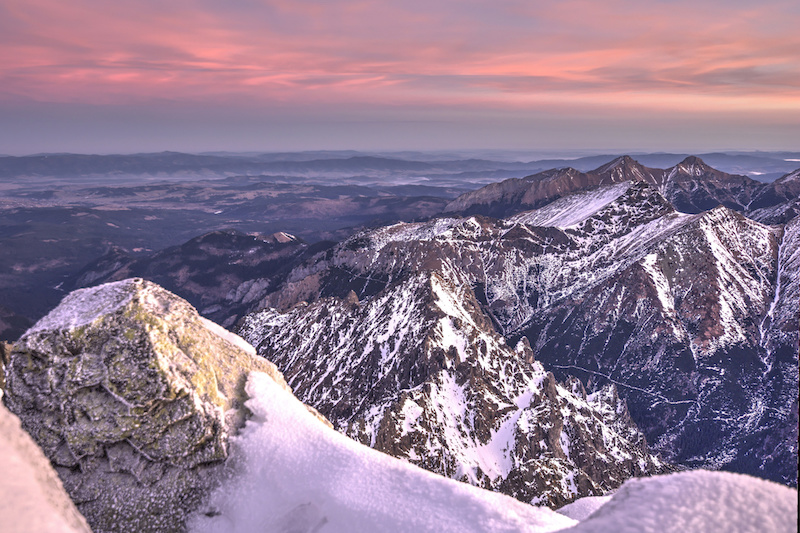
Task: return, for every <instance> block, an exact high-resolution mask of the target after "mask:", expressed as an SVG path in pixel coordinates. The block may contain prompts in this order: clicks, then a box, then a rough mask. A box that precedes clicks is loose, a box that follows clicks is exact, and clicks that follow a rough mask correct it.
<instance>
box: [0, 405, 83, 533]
mask: <svg viewBox="0 0 800 533" xmlns="http://www.w3.org/2000/svg"><path fill="white" fill-rule="evenodd" d="M0 472H2V475H0V529H1V530H2V531H4V532H5V533H31V532H34V531H35V532H37V533H91V530H90V529H89V526H88V525H87V524H86V520H84V518H83V516H81V514H80V513H79V512H78V510H77V509H76V508H75V505H74V504H73V503H72V501H71V500H70V499H69V496H68V495H67V493H66V492H65V491H64V487H63V485H62V484H61V480H60V479H59V478H58V475H57V474H56V473H55V471H54V470H53V467H52V466H50V461H48V460H47V458H46V457H45V456H44V454H43V453H42V450H40V449H39V447H38V446H37V445H36V443H35V442H33V440H32V439H31V437H30V436H29V435H28V434H27V433H25V431H23V430H22V427H21V426H20V422H19V418H17V417H16V416H14V415H13V414H11V413H10V412H9V411H8V409H6V408H5V406H3V405H2V404H0Z"/></svg>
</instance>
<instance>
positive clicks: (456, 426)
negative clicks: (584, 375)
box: [240, 271, 666, 506]
mask: <svg viewBox="0 0 800 533" xmlns="http://www.w3.org/2000/svg"><path fill="white" fill-rule="evenodd" d="M454 276H456V277H452V278H448V279H445V278H444V277H443V276H441V275H440V274H438V273H437V272H431V271H423V272H420V273H416V274H412V275H409V276H407V277H405V278H401V279H398V280H395V281H393V282H392V283H390V284H389V285H388V286H387V287H386V288H385V289H384V290H382V291H380V292H379V293H378V294H376V295H375V296H374V297H372V298H370V299H367V300H365V301H364V302H359V301H358V299H357V298H356V297H355V295H354V294H353V293H352V292H351V293H349V295H347V296H346V297H345V298H343V299H339V298H335V297H332V298H326V299H322V300H318V301H316V302H314V303H311V304H309V305H299V306H296V307H294V308H293V309H291V310H288V311H287V312H285V313H281V312H278V311H275V310H265V311H262V312H260V313H257V314H254V315H251V316H249V317H247V318H246V319H245V321H244V323H243V326H242V329H241V331H240V333H241V334H242V336H243V337H245V338H246V339H248V340H249V341H250V342H252V343H254V344H257V345H258V352H259V353H260V354H261V355H263V356H265V357H267V358H268V359H270V360H272V361H274V362H275V363H276V364H277V365H278V367H279V368H280V369H281V370H282V372H283V373H284V375H286V377H287V380H288V381H289V383H290V385H292V387H293V388H294V390H295V393H296V394H297V395H298V397H299V398H300V399H301V400H302V401H304V402H306V403H308V404H309V405H313V406H314V407H316V408H317V409H319V410H320V411H321V412H322V413H323V414H324V415H325V416H327V417H328V418H329V419H331V420H332V421H333V423H334V425H335V427H336V428H337V429H339V430H340V431H342V432H344V433H346V434H347V435H349V436H351V437H353V438H354V439H356V440H358V441H360V442H362V443H363V444H366V445H368V446H371V447H373V448H375V449H378V450H380V451H383V452H386V453H388V454H390V455H393V456H395V457H401V458H404V459H407V460H408V461H410V462H412V463H414V464H416V465H418V466H421V467H423V468H425V469H428V470H430V471H433V472H436V473H440V474H442V475H445V476H448V477H452V478H454V479H458V480H461V481H465V482H468V483H471V484H473V485H477V486H479V487H483V488H487V489H492V490H495V491H499V492H503V493H505V494H508V495H511V496H514V497H515V498H517V499H519V500H522V501H525V502H533V503H536V504H541V505H550V506H558V505H563V504H564V503H566V502H569V501H572V500H574V499H575V498H576V497H581V496H588V495H597V494H603V493H605V492H607V491H609V490H611V489H614V488H616V487H618V486H619V485H620V484H621V483H622V482H623V481H624V480H625V479H627V478H629V477H632V476H641V475H649V474H654V473H659V472H662V471H664V470H665V468H666V467H665V465H664V464H663V463H662V462H661V461H660V460H659V459H658V458H656V457H654V456H653V455H651V454H650V453H649V451H648V449H647V444H646V443H645V439H644V437H643V435H642V434H641V433H640V432H639V431H638V429H637V428H636V426H635V424H634V423H633V422H632V421H631V419H630V418H629V416H628V414H627V409H626V407H625V404H624V402H623V401H621V400H620V399H619V398H618V397H617V394H616V390H615V388H614V387H613V386H610V387H607V388H605V389H603V390H602V391H601V392H599V393H597V394H594V395H591V396H588V397H587V395H586V393H585V391H584V390H583V386H582V385H581V384H580V383H579V382H577V380H573V381H571V382H570V383H569V384H567V385H562V384H559V383H557V382H556V380H555V378H554V377H553V375H552V374H550V373H547V372H545V370H544V368H543V367H542V365H541V364H540V363H538V362H536V361H534V360H533V353H532V351H531V350H530V348H529V347H528V346H527V344H526V343H525V342H522V343H520V344H519V345H518V346H517V347H516V348H512V347H511V346H508V345H507V344H506V342H505V339H503V337H501V336H500V335H498V334H497V333H496V331H495V329H494V326H493V325H492V322H491V319H490V318H489V317H488V316H487V315H486V314H485V313H484V312H483V311H482V310H481V306H480V303H479V302H478V300H477V299H476V298H475V295H474V293H473V292H472V290H471V289H470V288H469V285H467V284H464V283H460V282H459V279H461V278H460V277H458V276H457V275H456V274H454Z"/></svg>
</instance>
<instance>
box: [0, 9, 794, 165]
mask: <svg viewBox="0 0 800 533" xmlns="http://www.w3.org/2000/svg"><path fill="white" fill-rule="evenodd" d="M798 27H800V2H797V0H760V1H759V2H755V1H753V0H747V1H743V0H603V1H596V0H538V1H534V0H491V1H490V0H480V1H479V0H404V1H402V2H401V1H378V0H328V1H310V0H226V1H221V0H170V1H169V2H164V1H163V0H158V1H156V0H130V1H125V2H109V1H108V0H70V1H69V2H65V1H63V0H58V1H57V0H0V154H11V155H22V154H30V153H39V152H80V153H133V152H141V151H162V150H180V151H189V152H200V151H212V150H229V151H254V150H255V151H284V150H317V149H327V150H337V149H356V150H408V149H413V150H452V149H514V150H520V149H524V150H616V151H627V152H635V151H676V150H679V151H687V152H694V153H700V152H706V151H710V150H797V149H800V31H797V28H798Z"/></svg>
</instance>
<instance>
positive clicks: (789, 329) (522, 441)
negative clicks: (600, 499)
mask: <svg viewBox="0 0 800 533" xmlns="http://www.w3.org/2000/svg"><path fill="white" fill-rule="evenodd" d="M689 163H691V164H692V165H689ZM634 164H635V162H632V161H631V160H629V159H626V158H622V159H621V160H619V161H617V162H615V163H614V164H610V165H609V166H608V167H609V168H608V169H606V170H607V171H608V172H607V174H608V175H611V176H615V175H617V174H619V175H620V176H622V177H626V176H628V177H631V176H632V177H637V176H638V178H637V179H635V180H632V181H631V180H628V181H625V180H623V179H620V180H618V181H619V182H618V183H617V182H612V183H611V184H609V185H600V186H592V184H591V183H590V184H588V186H589V188H588V189H586V190H581V191H579V192H576V193H573V194H566V193H564V191H560V192H558V194H557V196H558V195H562V193H563V194H565V195H563V196H562V197H561V198H559V199H558V200H556V201H553V202H551V203H549V204H547V205H544V206H542V207H541V208H539V209H536V210H533V211H530V210H529V211H525V210H524V209H519V207H520V205H522V204H521V203H520V202H519V201H518V200H519V198H517V196H513V195H512V197H511V198H512V200H513V201H512V204H514V205H512V206H511V208H509V209H511V211H512V212H515V213H516V214H515V215H513V216H509V217H508V218H505V219H494V218H488V217H483V216H480V215H474V216H468V217H461V216H453V217H450V218H438V219H435V220H432V221H430V222H423V223H412V224H406V223H401V224H395V225H391V226H387V227H383V228H379V229H375V230H369V231H364V232H362V233H359V234H357V235H355V236H353V237H352V238H350V239H348V240H346V241H344V242H342V243H341V244H339V245H337V246H336V247H334V248H332V249H330V250H327V251H325V252H323V253H320V254H317V255H316V256H314V257H313V258H312V259H311V260H309V261H306V262H304V263H303V264H302V265H300V266H298V267H296V268H295V269H294V271H293V272H291V273H290V274H289V275H288V276H287V277H286V279H285V280H284V281H283V282H282V284H281V286H280V288H279V290H277V291H275V292H271V293H268V294H265V295H264V297H263V298H262V301H261V305H262V307H264V308H265V310H264V311H261V312H260V313H257V314H254V315H252V316H250V317H249V318H248V319H246V321H245V322H244V324H243V326H242V328H241V333H242V335H243V336H244V337H245V338H247V339H248V340H249V342H251V343H252V344H253V345H254V346H256V347H257V349H258V350H259V353H261V354H263V355H265V356H267V357H268V358H270V360H273V361H275V362H276V364H277V365H278V367H279V368H281V369H282V370H283V371H284V372H285V373H286V375H287V379H288V381H289V382H290V384H291V385H292V387H293V388H295V390H296V391H297V393H298V395H299V396H300V397H301V398H302V399H303V400H304V401H306V402H308V403H309V404H311V405H314V406H316V407H318V408H319V409H320V410H321V412H323V414H325V415H326V416H329V417H330V418H331V420H332V421H333V423H334V424H335V425H336V426H337V427H338V428H339V429H340V430H342V431H345V432H346V433H348V434H349V435H351V436H353V437H354V438H357V439H359V440H361V441H362V442H365V443H369V444H370V445H372V446H375V447H377V448H379V449H383V450H385V451H387V452H389V453H395V454H397V455H399V456H401V457H405V458H407V459H408V460H410V461H412V462H415V463H417V464H420V465H423V466H425V467H426V468H431V469H433V470H434V471H437V472H441V473H444V474H446V475H449V476H453V477H455V478H457V479H464V480H467V481H471V482H473V483H477V484H480V485H482V486H490V487H492V488H494V489H496V490H503V491H506V492H508V493H509V494H515V495H517V496H518V497H521V498H523V499H526V498H529V497H530V498H531V499H534V498H535V496H534V492H527V491H526V490H527V489H524V488H523V487H525V486H526V483H528V482H530V479H529V478H527V477H526V476H527V475H528V473H529V472H530V471H532V470H533V469H534V465H536V466H535V468H537V469H538V470H539V471H542V472H550V473H552V477H551V482H550V485H547V487H548V490H550V491H551V492H549V494H550V495H551V496H548V498H553V499H552V500H551V501H558V499H559V498H565V497H568V496H567V494H568V491H561V489H558V488H557V487H558V485H559V482H557V481H556V480H557V479H559V478H560V479H568V478H569V479H572V480H574V481H576V482H577V481H578V480H583V481H581V483H582V485H581V488H580V489H579V490H590V489H588V487H592V489H591V490H595V489H596V487H593V486H592V484H591V483H590V482H589V480H592V482H597V480H599V479H601V478H602V476H601V475H600V474H599V473H598V475H597V476H595V475H593V474H591V473H589V471H591V470H592V469H593V468H597V465H599V464H603V460H606V459H609V458H610V457H611V454H610V452H609V450H618V451H619V453H620V457H621V456H623V455H624V456H626V457H627V458H629V459H630V460H632V461H633V462H634V463H635V462H636V459H633V458H634V457H636V455H635V454H632V452H631V448H630V447H626V446H627V445H625V444H620V445H619V446H616V447H615V446H612V445H611V442H610V441H609V440H608V438H607V437H608V435H611V434H615V435H624V434H626V433H625V431H620V430H618V431H617V432H616V433H609V432H606V431H605V430H603V434H604V436H605V441H604V444H605V446H606V448H604V447H602V446H596V445H595V446H594V447H593V446H588V445H585V441H584V440H581V439H584V437H579V436H576V435H579V434H580V435H584V436H585V435H589V434H592V433H591V431H589V430H587V429H586V428H584V427H582V426H581V424H582V423H583V422H585V421H587V420H597V416H598V413H600V412H602V411H603V410H604V409H605V410H606V411H614V412H618V411H617V409H615V408H614V407H613V406H606V407H602V408H601V407H600V406H599V405H597V404H595V406H594V407H591V406H590V405H589V404H590V403H591V402H592V401H598V400H599V398H600V397H602V396H604V395H606V394H607V393H605V392H604V391H607V390H608V389H605V388H604V387H606V386H609V385H615V386H616V390H617V391H618V393H617V394H618V395H619V396H620V397H622V398H624V399H625V400H626V403H627V408H628V412H629V413H630V416H631V418H632V420H633V421H634V422H635V423H636V425H637V426H638V428H639V429H640V430H641V431H642V432H643V433H644V435H645V436H646V438H647V442H649V443H651V445H653V446H654V448H655V450H656V451H658V452H660V453H662V454H663V456H664V458H665V459H666V460H667V461H669V462H673V463H678V464H680V465H685V466H687V467H706V468H712V469H718V468H724V469H729V470H732V471H736V472H744V473H750V474H753V475H757V476H761V477H765V478H767V479H771V480H775V481H779V482H782V483H787V484H790V485H794V484H796V482H797V393H798V372H797V368H798V366H797V355H798V348H797V342H798V318H797V309H798V290H797V273H798V271H800V262H799V261H800V253H798V244H800V243H799V242H798V241H799V240H800V239H798V227H800V222H799V220H800V219H798V218H796V217H795V218H792V219H790V220H789V222H787V223H785V224H779V225H773V226H768V225H764V224H761V223H759V222H756V221H754V220H752V219H749V218H746V217H745V216H743V215H742V214H740V213H739V212H737V211H735V210H732V209H730V208H727V207H724V206H718V207H715V208H714V209H711V210H709V211H702V210H699V212H696V213H694V214H686V213H682V212H679V211H677V210H676V209H675V208H674V207H673V206H672V205H671V204H670V202H669V201H668V200H667V199H666V198H665V197H664V195H662V194H661V193H660V192H659V187H663V188H665V191H666V190H670V187H672V185H670V184H673V185H675V184H676V183H678V184H680V183H684V181H681V180H678V177H679V176H682V175H683V176H685V177H686V180H689V177H692V176H693V177H694V178H697V177H698V176H700V175H702V174H703V172H706V170H704V168H703V167H701V166H700V162H698V161H688V162H687V165H688V166H687V168H686V169H683V170H681V169H680V168H678V169H673V170H672V171H671V172H669V173H666V174H664V175H661V178H663V179H661V178H660V179H661V181H660V182H659V184H656V185H651V184H649V183H648V181H650V180H649V179H647V178H646V176H645V177H644V178H642V176H644V175H645V173H644V171H642V170H641V169H637V168H636V167H635V165H634ZM661 172H662V173H663V172H664V171H661ZM595 175H597V174H595ZM665 176H666V177H665ZM670 176H671V177H670ZM687 176H688V177H687ZM667 178H669V179H667ZM664 180H666V181H664ZM518 181H519V180H518ZM784 182H785V183H784V186H786V187H789V186H791V184H792V183H793V182H796V176H794V177H792V176H787V177H786V179H784ZM723 185H725V184H722V185H720V186H719V187H716V188H718V189H721V190H723V191H727V192H726V194H728V193H730V194H733V195H734V196H735V197H736V198H739V199H740V200H741V202H744V201H745V200H747V201H748V202H749V204H748V205H751V207H752V201H751V200H752V199H749V200H748V198H750V197H749V196H747V198H745V197H744V196H742V195H744V194H745V193H744V192H742V190H740V189H737V188H736V187H735V186H734V185H730V184H729V185H730V186H729V187H726V186H723ZM675 186H676V187H677V185H675ZM494 189H496V187H495V188H492V186H489V187H487V191H489V192H491V191H492V190H494ZM681 190H684V191H685V189H681ZM704 190H706V191H709V190H711V189H710V188H709V187H706V189H704ZM736 191H738V192H737V193H736V194H734V192H736ZM567 192H569V191H567ZM751 192H752V191H751ZM739 193H741V194H739ZM470 194H472V193H470ZM681 194H682V193H681ZM748 194H750V193H748ZM473 196H477V197H480V195H479V194H478V193H475V195H473ZM745 196H746V195H745ZM468 197H469V195H465V198H467V199H468ZM676 197H680V195H678V196H676ZM497 198H500V200H497V202H494V201H490V202H485V203H483V204H481V203H480V202H479V203H478V204H475V205H485V206H487V205H488V206H490V207H491V208H492V209H499V208H500V207H501V203H502V202H501V200H502V199H503V196H502V195H499V196H498V197H497ZM731 201H733V200H731ZM796 201H797V199H796V198H792V199H789V200H787V202H788V203H787V205H789V204H791V205H794V204H795V203H796ZM515 202H516V203H515ZM737 202H739V200H737ZM741 202H739V203H738V204H737V205H738V206H739V207H742V204H741ZM785 203H786V202H785ZM515 206H516V207H515ZM784 207H786V206H785V205H784ZM787 209H788V210H787ZM787 209H783V208H782V207H777V208H775V210H773V211H774V212H778V211H780V212H781V213H784V214H786V213H790V211H791V209H789V208H787ZM520 211H522V212H520ZM773 214H774V213H773ZM305 302H311V303H305ZM520 339H521V340H524V341H527V342H528V344H529V346H530V347H531V349H530V350H528V349H527V348H524V346H525V343H523V344H522V345H519V346H522V348H519V349H512V348H510V346H515V345H517V340H520ZM506 342H509V343H510V346H509V345H506V344H505V343H506ZM534 359H535V360H536V361H539V362H540V363H541V365H543V366H541V365H539V363H536V362H533V360H534ZM542 368H545V369H547V370H550V371H553V372H554V374H556V376H557V377H558V378H559V379H561V380H568V379H569V376H570V375H575V376H578V377H579V378H580V379H581V380H582V381H583V383H588V384H590V387H589V389H590V390H591V391H593V392H594V393H595V394H591V395H588V396H587V400H588V402H589V403H586V402H585V401H583V400H582V399H581V398H582V394H580V393H576V394H574V395H573V396H571V397H569V398H570V399H567V397H568V396H567V395H564V396H561V397H559V396H558V395H557V394H556V395H548V394H547V392H546V391H547V390H551V391H552V390H556V391H558V390H561V389H558V387H555V385H553V386H554V387H555V388H553V387H550V384H551V382H550V381H548V380H546V379H544V378H543V377H542V376H543V374H542V373H541V372H542ZM537 376H538V377H537ZM552 383H553V384H554V382H552ZM548 387H550V388H548ZM569 388H570V387H566V388H563V387H562V389H563V390H567V389H569ZM573 392H575V390H574V389H573ZM610 395H611V396H613V394H610ZM572 398H577V400H576V402H577V403H573V400H572ZM537 402H538V403H537ZM581 402H584V403H581ZM579 406H580V407H579ZM553 411H560V412H561V413H562V414H563V416H562V417H561V422H560V423H562V424H563V425H564V426H563V427H564V428H565V429H564V432H563V435H560V436H559V435H557V433H558V431H555V432H554V431H553V430H542V428H543V427H547V426H548V424H550V423H551V422H548V415H547V414H546V413H547V412H553ZM623 418H625V417H623ZM554 423H555V422H552V424H554ZM615 424H619V420H618V419H615V420H614V421H608V425H610V426H614V425H615ZM552 427H554V426H552ZM579 427H580V428H581V429H580V430H578V429H577V428H579ZM617 427H618V426H617ZM631 427H632V426H631ZM570 432H574V433H570ZM554 437H557V438H554ZM615 438H616V437H615ZM587 440H591V438H588V439H587ZM624 440H625V439H620V440H619V441H618V442H620V443H622V442H623V441H624ZM627 442H628V443H629V444H630V443H632V442H637V439H636V438H634V439H629V440H627ZM523 450H524V451H523ZM576 450H580V452H577V451H576ZM615 453H616V452H615ZM578 457H581V459H580V461H585V462H584V463H581V462H580V461H578V460H577V458H578ZM642 457H644V456H642ZM598 459H599V460H600V462H599V463H597V462H595V461H597V460H598ZM643 460H644V462H643V463H642V465H649V464H650V463H647V460H646V459H643ZM537 461H538V463H537ZM611 462H613V461H611ZM556 464H558V466H556ZM623 464H624V461H623ZM584 465H586V468H585V467H584ZM604 468H606V470H608V468H607V467H604ZM650 468H651V466H647V467H646V468H644V467H643V468H642V471H649V469H650ZM611 470H612V471H613V468H612V469H611ZM628 473H630V474H634V473H637V472H635V469H633V470H628ZM584 474H586V478H584V477H583V475H584ZM620 475H621V473H620ZM568 486H570V485H569V483H567V484H566V485H564V487H568ZM583 487H587V488H586V489H584V488H583ZM541 488H542V487H537V491H536V492H535V493H536V494H541V492H538V491H539V489H541ZM604 488H608V487H604Z"/></svg>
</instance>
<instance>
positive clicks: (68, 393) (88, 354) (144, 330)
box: [5, 279, 286, 532]
mask: <svg viewBox="0 0 800 533" xmlns="http://www.w3.org/2000/svg"><path fill="white" fill-rule="evenodd" d="M251 370H258V371H261V372H265V373H267V374H269V375H270V376H272V377H273V379H275V380H276V381H277V382H279V383H281V384H282V385H283V386H286V385H285V382H284V381H283V377H282V376H281V374H280V373H279V372H278V371H277V370H276V369H275V367H274V365H272V364H271V363H269V362H268V361H266V360H264V359H262V358H260V357H257V356H255V352H254V350H253V349H252V347H250V346H249V345H248V344H247V343H245V342H244V341H242V340H241V339H240V338H239V337H237V336H235V335H233V334H231V333H229V332H227V331H226V330H224V329H223V328H221V327H220V326H217V325H216V324H214V323H212V322H209V321H208V320H206V319H204V318H202V317H200V316H199V315H198V314H197V312H196V311H195V309H194V308H193V307H191V306H190V305H189V304H188V303H187V302H186V301H184V300H182V299H180V298H178V297H177V296H175V295H173V294H171V293H169V292H167V291H166V290H164V289H162V288H161V287H159V286H158V285H155V284H153V283H150V282H147V281H143V280H141V279H129V280H123V281H119V282H115V283H109V284H106V285H101V286H99V287H94V288H91V289H83V290H79V291H75V292H73V293H71V294H70V295H69V296H67V297H66V298H64V300H63V301H62V303H61V304H60V305H59V306H58V307H57V308H56V309H54V310H53V311H52V312H51V313H50V314H48V315H47V316H46V317H44V318H43V319H41V320H40V321H39V322H38V323H37V324H36V325H34V327H32V328H31V329H30V330H28V332H27V333H25V335H23V337H22V338H21V339H20V340H19V341H18V343H17V344H16V345H15V348H14V351H13V352H12V354H11V360H10V363H9V366H8V369H7V379H8V382H7V391H6V397H5V401H6V404H7V405H8V407H9V409H11V411H13V412H15V413H16V414H17V415H18V416H19V417H20V419H21V420H22V426H23V427H24V428H25V429H26V430H27V431H28V432H29V433H30V434H31V436H32V437H33V438H34V440H35V441H36V442H37V443H38V444H39V445H40V446H41V448H42V449H43V451H44V453H45V455H46V456H47V457H48V458H49V459H50V461H51V462H52V463H53V465H54V466H55V467H56V470H57V471H58V473H59V475H60V476H61V479H62V480H63V482H64V487H65V488H66V490H67V492H68V493H69V495H70V497H71V498H72V500H73V501H74V502H75V503H76V504H77V506H78V508H79V509H80V511H81V512H82V513H83V514H84V516H85V517H86V518H87V520H88V522H89V523H90V524H91V525H92V527H93V529H94V530H95V531H97V532H100V531H137V532H145V531H159V532H163V531H181V530H183V528H184V520H185V516H186V513H187V512H189V511H191V510H193V509H195V508H196V507H197V505H198V504H199V503H200V502H201V500H202V499H203V497H204V496H205V495H206V494H207V493H208V492H209V491H210V490H211V489H213V488H214V487H215V486H216V485H217V484H218V482H219V480H220V477H221V476H222V475H223V467H224V461H225V459H226V458H227V457H228V443H229V438H230V436H231V435H232V434H233V433H235V431H236V428H238V427H240V426H241V425H242V424H243V422H244V417H245V411H244V409H243V408H242V403H243V401H244V399H245V395H244V390H243V387H244V382H245V380H246V377H247V375H248V373H249V372H250V371H251Z"/></svg>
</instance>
